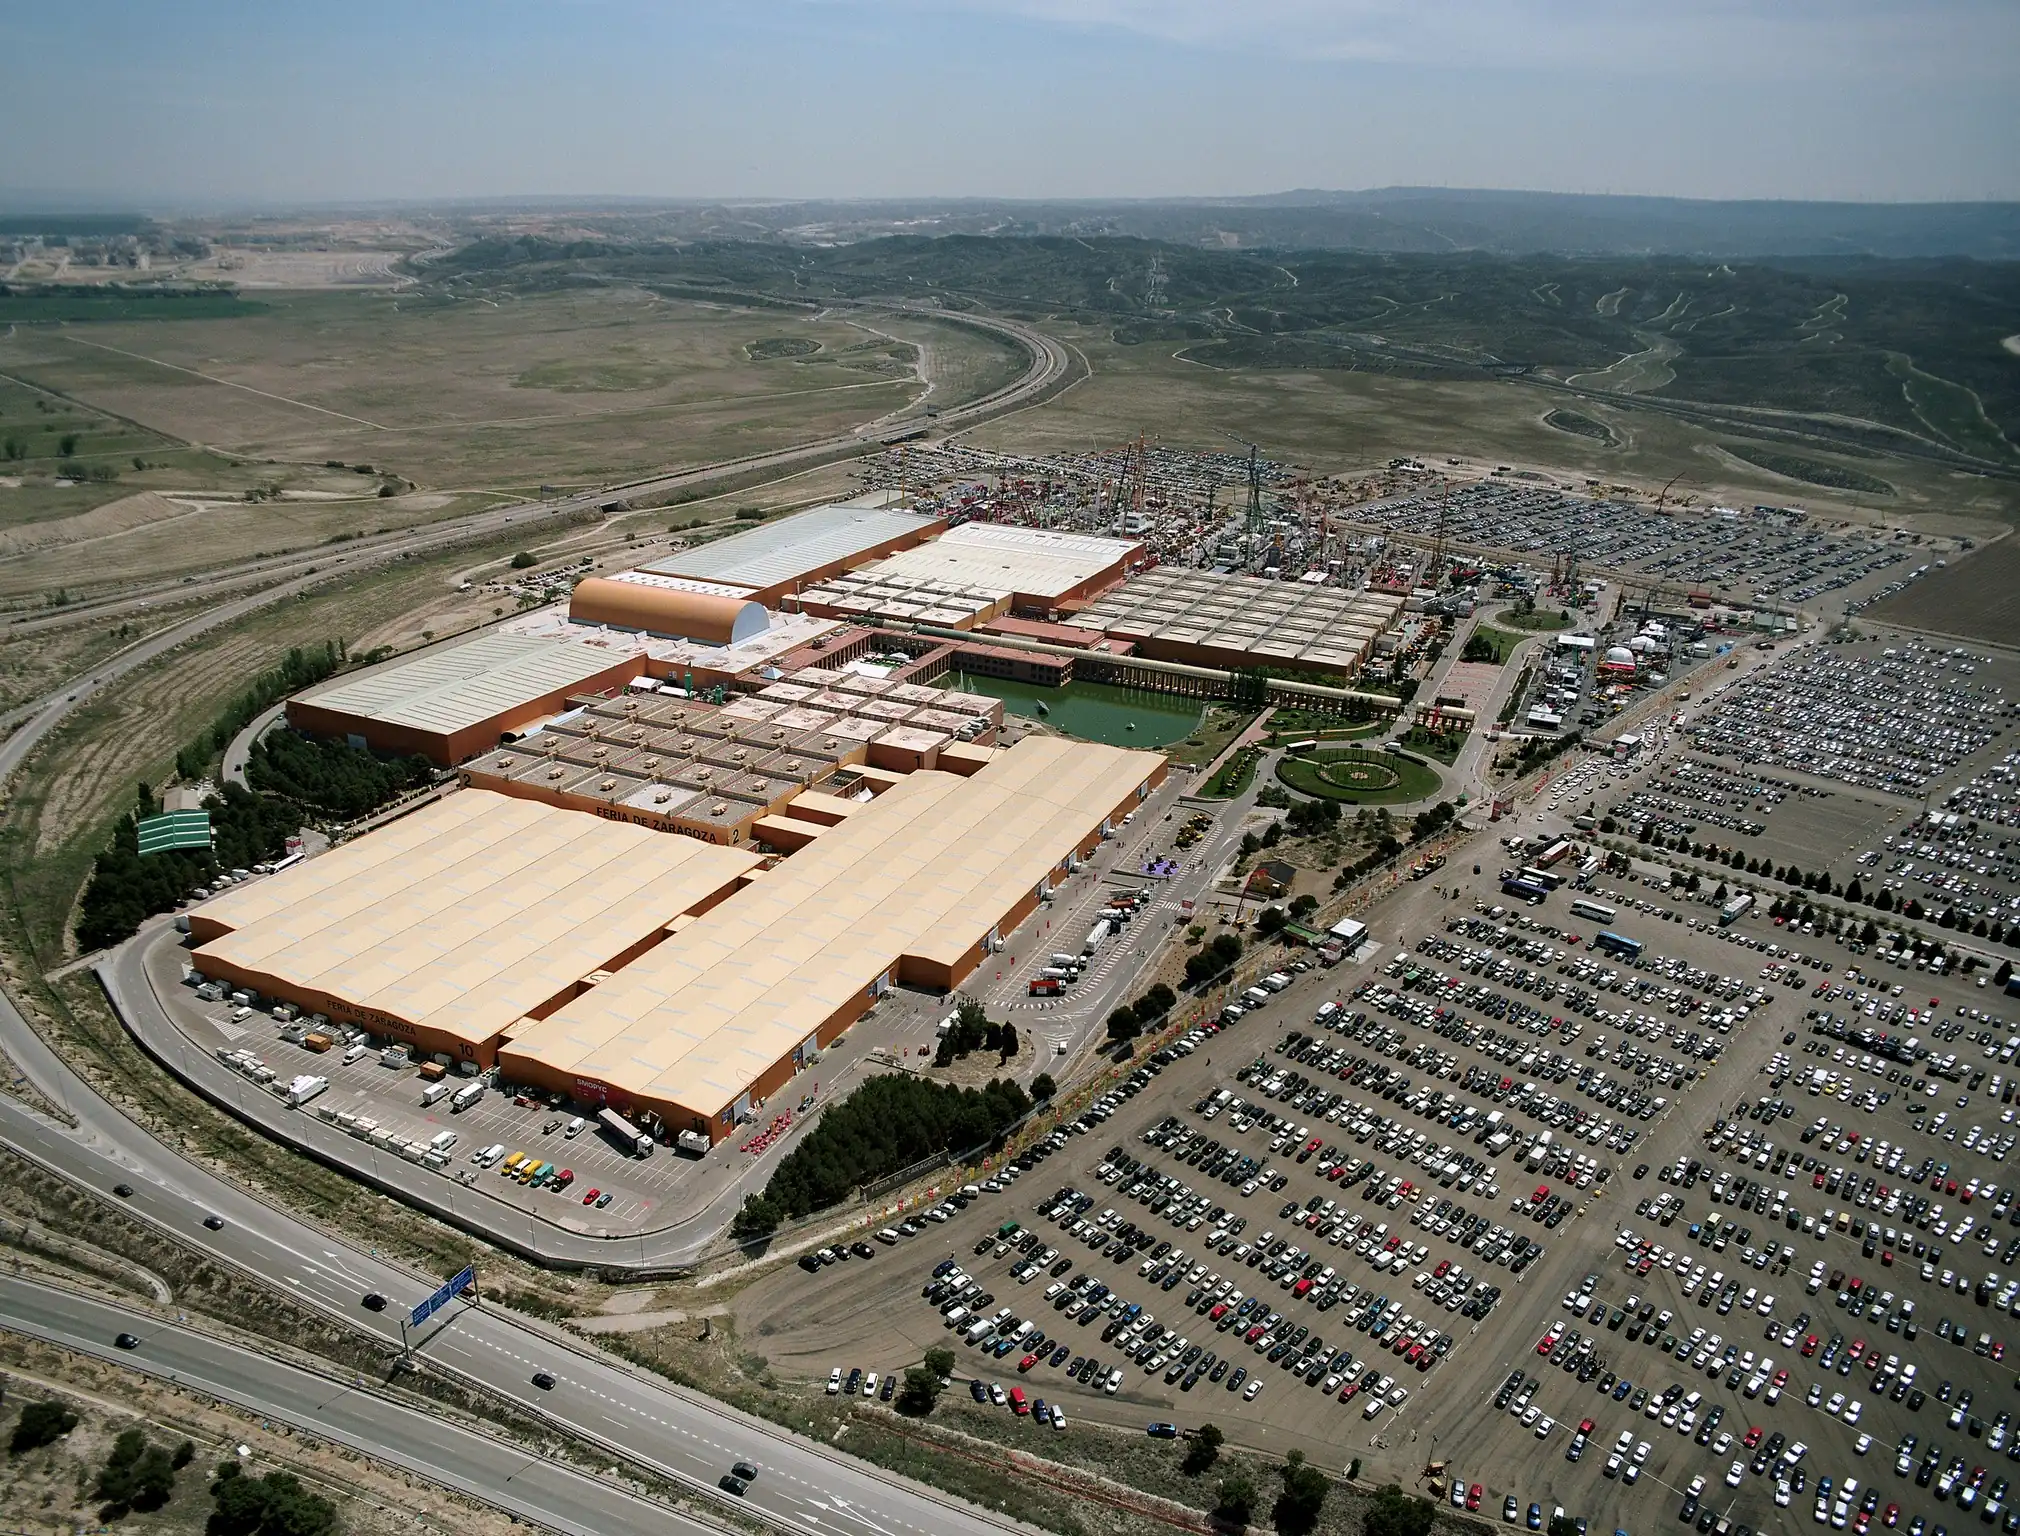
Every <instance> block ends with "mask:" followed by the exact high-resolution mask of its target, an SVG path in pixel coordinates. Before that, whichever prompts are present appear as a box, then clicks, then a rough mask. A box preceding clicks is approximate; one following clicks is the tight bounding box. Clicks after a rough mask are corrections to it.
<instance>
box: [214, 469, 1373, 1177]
mask: <svg viewBox="0 0 2020 1536" xmlns="http://www.w3.org/2000/svg"><path fill="white" fill-rule="evenodd" d="M1143 558H1144V555H1143V549H1142V546H1141V545H1140V544H1137V543H1134V542H1132V541H1129V540H1126V539H1108V538H1101V537H1095V536H1092V535H1087V534H1078V533H1057V532H1052V531H1047V530H1041V529H1022V528H1015V527H1001V526H987V525H974V526H968V527H959V528H954V529H951V530H949V529H948V528H947V527H946V524H945V522H944V520H942V519H939V518H932V517H922V516H917V515H914V514H910V513H906V512H901V511H894V510H883V509H878V508H872V507H823V508H819V509H816V510H814V511H810V512H807V513H803V514H800V515H798V516H795V517H791V518H786V519H782V520H780V521H778V522H776V523H772V524H769V525H763V526H760V527H757V528H754V529H752V530H750V531H748V532H744V533H740V534H737V535H734V536H732V537H729V538H726V539H722V540H719V541H717V542H715V543H712V544H706V545H702V546H700V547H699V548H696V549H693V550H690V551H685V552H682V553H679V554H676V555H673V556H670V557H668V558H665V559H662V560H658V561H655V562H652V563H651V564H648V565H645V566H641V567H639V568H638V569H635V570H629V571H623V572H620V573H617V574H615V575H612V576H596V577H590V578H587V579H585V580H583V581H581V582H580V583H579V584H578V585H577V586H576V587H575V588H574V590H573V593H572V594H571V596H570V598H569V600H568V601H567V603H566V604H565V605H556V606H555V607H553V608H550V609H543V610H537V611H533V612H529V613H526V614H523V615H520V616H517V617H515V618H512V619H509V620H507V621H505V622H504V623H503V624H500V625H498V626H495V627H493V628H491V629H489V630H487V631H486V632H485V633H483V634H481V635H479V636H478V637H476V638H471V639H466V640H464V641H462V642H460V643H455V644H451V645H447V646H441V647H435V648H431V649H428V650H424V651H422V652H420V653H417V654H415V655H413V656H410V657H406V658H402V659H398V660H394V661H391V662H387V663H382V664H380V665H378V666H377V667H374V668H370V669H367V670H364V671H360V672H355V673H351V674H347V675H345V676H343V677H340V678H339V679H336V680H334V681H333V682H332V683H330V684H327V685H323V686H320V687H317V688H312V689H309V690H306V691H305V692H303V693H302V694H300V695H298V696H296V697H295V698H292V699H290V700H289V701H288V705H287V719H288V722H289V724H290V725H291V726H292V727H293V728H294V729H296V730H298V731H300V732H302V733H303V734H305V735H310V736H316V737H325V738H334V739H340V740H346V741H349V742H351V743H353V744H356V745H364V746H369V747H371V748H374V749H377V750H380V751H384V752H395V753H418V754H420V755H422V756H425V757H427V758H428V759H430V760H431V761H432V762H434V763H436V764H437V765H439V766H440V767H442V768H453V769H456V770H457V771H458V774H459V778H460V782H461V783H462V785H463V786H464V787H463V788H462V789H461V791H460V792H458V793H453V794H450V795H447V796H446V797H443V798H441V799H438V800H436V801H434V802H433V803H431V804H427V805H424V806H422V807H421V808H420V809H418V810H415V811H413V812H411V813H409V814H407V815H404V816H401V817H399V818H397V819H394V820H392V821H390V822H389V823H387V824H386V825H384V826H381V827H379V828H377V829H376V830H373V831H369V832H366V833H364V834H363V835H361V836H358V837H356V838H354V839H352V840H351V841H349V842H346V843H344V844H342V845H340V846H338V847H336V848H334V849H331V850H330V851H328V852H326V853H324V854H322V855H321V856H319V857H317V858H314V859H312V860H309V861H307V862H303V863H299V864H296V865H294V866H292V867H290V868H287V869H283V870H281V871H280V872H278V873H276V874H275V875H273V876H271V877H269V878H267V879H264V880H261V881H259V882H257V883H255V884H253V885H250V886H246V887H244V888H240V889H236V890H232V891H229V892H227V893H226V894H224V895H221V896H219V897H217V898H215V899H213V900H211V901H208V902H206V903H204V904H202V905H201V906H198V907H196V908H194V909H192V910H191V911H190V912H189V913H188V915H187V918H186V919H185V925H186V927H187V931H188V933H189V936H190V944H191V952H190V954H189V964H190V966H191V969H192V972H193V976H192V979H193V980H195V981H199V982H206V983H208V982H215V983H218V984H220V985H221V986H224V987H226V988H229V989H231V990H234V991H244V992H247V993H249V994H251V995H252V996H254V997H256V998H257V999H259V1000H260V1001H261V1003H262V1004H263V1005H270V1004H274V1003H279V1004H286V1005H292V1008H293V1009H294V1010H298V1011H299V1012H300V1013H301V1014H302V1015H304V1016H309V1017H315V1018H318V1019H319V1020H321V1021H324V1022H327V1023H330V1024H334V1025H339V1026H354V1027H356V1028H358V1029H361V1030H362V1031H364V1032H365V1033H366V1034H367V1035H369V1036H370V1037H372V1038H374V1039H375V1040H379V1041H384V1042H389V1043H393V1044H399V1045H404V1046H407V1047H408V1048H410V1049H411V1050H412V1051H413V1052H414V1053H415V1054H417V1055H420V1056H435V1057H438V1058H440V1059H445V1060H448V1061H451V1062H454V1063H457V1064H464V1065H463V1070H465V1071H473V1070H474V1071H482V1072H487V1073H488V1072H491V1071H493V1070H494V1069H495V1072H496V1075H497V1078H498V1080H499V1081H500V1082H501V1083H509V1084H511V1085H513V1086H515V1087H522V1088H532V1089H535V1090H538V1091H540V1092H542V1093H554V1094H559V1095H563V1096H565V1097H567V1098H569V1099H571V1100H573V1101H576V1102H577V1103H583V1104H589V1105H594V1106H597V1107H609V1108H612V1109H615V1110H618V1111H621V1112H623V1113H626V1114H629V1115H632V1116H633V1117H635V1118H636V1120H637V1121H638V1123H639V1124H641V1125H642V1126H644V1127H645V1128H646V1129H647V1130H648V1131H649V1132H653V1133H657V1134H659V1135H662V1136H664V1137H666V1138H667V1139H672V1138H673V1137H674V1136H676V1135H679V1134H681V1133H687V1134H688V1135H690V1136H706V1137H707V1138H709V1140H710V1141H711V1142H713V1141H717V1140H720V1139H722V1138H724V1137H726V1136H729V1135H730V1134H732V1133H733V1132H734V1130H735V1128H736V1126H737V1125H738V1124H739V1123H740V1122H742V1121H743V1120H745V1119H748V1118H750V1116H751V1115H752V1114H753V1112H754V1109H753V1106H754V1105H757V1104H762V1103H763V1102H764V1101H765V1099H766V1098H767V1097H768V1096H769V1095H770V1094H771V1093H773V1092H774V1091H776V1090H777V1089H778V1088H779V1087H780V1086H781V1085H782V1084H783V1083H785V1082H786V1081H788V1080H790V1079H791V1078H792V1077H793V1076H794V1075H795V1074H796V1073H797V1072H799V1071H800V1070H801V1068H802V1067H803V1066H804V1065H805V1064H806V1062H807V1061H808V1060H810V1059H811V1058H812V1057H813V1056H814V1054H815V1053H817V1052H818V1051H820V1050H821V1049H822V1048H824V1047H826V1046H828V1045H830V1044H831V1043H833V1041H834V1040H835V1039H836V1038H837V1037H838V1036H839V1035H840V1034H841V1033H842V1032H843V1031H844V1030H846V1029H847V1028H848V1027H849V1025H850V1024H851V1023H852V1022H854V1021H855V1020H856V1019H857V1018H858V1017H860V1016H861V1015H862V1014H863V1013H864V1012H865V1011H867V1010H868V1009H869V1008H871V1007H872V1006H874V1005H875V1003H876V1002H877V1000H878V999H879V998H880V997H881V996H883V995H884V994H885V993H887V992H888V991H889V990H890V989H891V988H893V987H895V986H901V985H902V986H907V987H914V988H922V989H926V990H928V991H932V992H936V993H945V992H949V991H951V990H953V989H955V988H958V987H959V986H960V985H961V984H962V983H963V981H964V980H966V979H967V978H968V977H970V976H971V975H972V974H973V973H974V972H975V971H976V970H977V968H978V967H979V966H980V965H981V964H982V963H983V962H984V960H985V959H986V958H987V957H988V956H989V955H990V954H992V953H993V952H995V951H997V950H1000V949H1001V948H1002V947H1003V944H1004V941H1005V938H1006V936H1008V935H1009V934H1011V933H1013V932H1014V931H1015V930H1016V929H1017V927H1018V925H1019V924H1021V923H1023V922H1024V921H1025V920H1026V919H1027V918H1028V917H1030V916H1031V914H1032V913H1033V912H1035V911H1036V910H1037V909H1038V908H1039V907H1040V905H1041V904H1042V903H1045V902H1047V901H1049V900H1050V899H1051V897H1052V894H1053V891H1054V889H1055V888H1056V887H1057V886H1058V885H1059V884H1060V883H1061V882H1062V881H1063V880H1064V879H1065V878H1066V877H1067V876H1069V875H1070V874H1072V873H1073V872H1074V871H1075V870H1077V869H1079V868H1080V867H1081V865H1082V864H1083V863H1084V862H1085V861H1086V860H1087V859H1088V857H1089V856H1090V855H1091V854H1092V853H1093V852H1094V851H1095V849H1096V848H1098V847H1099V845H1100V844H1101V843H1102V841H1103V840H1104V839H1106V838H1108V837H1111V836H1112V835H1113V834H1114V832H1115V831H1116V829H1117V828H1118V827H1119V826H1120V825H1121V824H1122V822H1123V820H1124V818H1125V817H1128V816H1129V815H1130V813H1131V812H1132V811H1133V810H1135V809H1136V808H1137V807H1138V806H1140V805H1141V804H1142V803H1143V802H1144V800H1145V799H1146V798H1147V797H1148V796H1149V795H1150V794H1151V793H1152V792H1153V791H1154V790H1155V789H1156V788H1157V787H1158V786H1159V785H1160V784H1161V783H1162V782H1163V781H1164V778H1165V772H1166V765H1165V760H1164V758H1163V757H1162V756H1161V755H1160V754H1157V753H1155V752H1147V751H1135V750H1129V749H1127V748H1124V747H1116V746H1105V745H1101V744H1098V743H1094V742H1085V741H1076V740H1070V739H1065V738H1062V737H1058V736H1051V735H1033V736H1028V737H1026V738H1025V739H1022V740H1019V741H1017V742H1015V744H1006V743H1005V742H1004V741H1003V740H1002V739H1001V732H1002V729H1003V723H1004V712H1003V704H1002V702H1001V701H1000V700H999V699H996V698H992V697H988V696H985V695H981V694H975V693H969V692H964V691H961V690H960V689H957V688H950V687H945V686H936V685H935V683H933V682H927V681H916V680H913V679H920V678H933V679H944V678H945V677H946V676H947V675H948V674H949V673H950V672H951V671H957V670H959V669H960V668H961V667H962V665H963V663H964V661H970V662H976V663H979V664H981V665H985V666H986V665H987V663H988V662H989V661H990V660H991V659H994V660H996V661H997V662H998V664H999V665H1000V666H1003V667H1008V666H1009V665H1011V664H1012V663H1019V662H1023V661H1025V660H1026V659H1027V658H1029V659H1031V660H1035V661H1039V662H1042V663H1044V664H1045V665H1046V667H1047V668H1049V669H1051V670H1054V671H1056V670H1057V669H1056V667H1053V666H1052V658H1051V657H1050V656H1049V655H1046V654H1045V653H1041V652H1037V651H1029V650H1020V649H1019V647H1020V646H1028V645H1030V644H1032V642H1031V641H1030V640H1029V639H1028V638H1026V637H1024V636H1023V635H1020V634H1019V633H1018V632H1017V631H1018V627H1020V626H1021V627H1024V628H1034V627H1036V628H1057V627H1060V625H1061V621H1068V622H1071V621H1075V620H1078V621H1079V625H1078V627H1079V628H1080V629H1082V630H1083V631H1085V632H1086V633H1088V634H1089V635H1092V636H1093V637H1095V639H1096V642H1097V643H1099V641H1100V639H1101V637H1102V633H1103V632H1102V631H1100V630H1099V629H1097V628H1094V627H1092V625H1093V621H1091V620H1089V619H1088V617H1087V615H1089V614H1090V613H1092V612H1094V609H1093V607H1092V604H1093V603H1094V601H1095V600H1096V599H1099V598H1103V597H1104V596H1112V595H1113V594H1115V593H1116V592H1118V591H1120V590H1122V589H1124V586H1125V583H1126V582H1127V581H1128V579H1129V577H1130V573H1131V570H1132V566H1133V565H1135V564H1138V563H1140V562H1141V561H1142V560H1143ZM1227 579H1228V580H1229V581H1230V582H1236V583H1239V582H1241V580H1242V579H1241V578H1227ZM898 593H907V594H911V596H910V598H909V600H907V601H901V600H900V599H898V598H897V597H895V596H892V595H891V594H898ZM1395 606H1399V605H1390V607H1389V608H1388V609H1385V608H1383V607H1382V605H1380V604H1373V605H1366V606H1365V607H1364V608H1363V609H1361V610H1357V611H1359V612H1365V613H1369V614H1375V615H1379V614H1380V613H1382V612H1385V611H1393V608H1394V607H1395ZM1118 611H1121V612H1126V613H1129V614H1135V613H1136V612H1137V611H1138V610H1137V608H1136V607H1135V606H1134V605H1132V606H1130V607H1129V608H1127V609H1123V610H1118ZM991 624H1001V625H1005V626H1010V627H1008V628H1005V629H1004V630H1003V631H1002V632H1000V633H995V632H992V631H991V630H990V629H989V627H988V626H990V625H991ZM1373 632H1374V631H1373V627H1372V626H1367V627H1364V628H1363V629H1361V630H1357V631H1355V632H1354V633H1355V635H1356V636H1357V637H1359V638H1360V639H1362V640H1365V638H1366V636H1367V635H1369V634H1371V633H1373ZM970 636H972V637H973V638H972V639H971V638H968V637H970ZM1314 643H1316V642H1314ZM1118 654H1126V653H1118Z"/></svg>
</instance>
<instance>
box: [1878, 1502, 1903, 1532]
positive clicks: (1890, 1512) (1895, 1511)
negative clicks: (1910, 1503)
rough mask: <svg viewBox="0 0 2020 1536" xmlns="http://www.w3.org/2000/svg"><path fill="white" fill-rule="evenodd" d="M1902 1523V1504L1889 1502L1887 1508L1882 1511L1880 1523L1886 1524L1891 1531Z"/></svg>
mask: <svg viewBox="0 0 2020 1536" xmlns="http://www.w3.org/2000/svg"><path fill="white" fill-rule="evenodd" d="M1900 1523H1901V1506H1900V1505H1898V1504H1889V1505H1888V1506H1887V1507H1886V1508H1885V1509H1883V1510H1881V1511H1880V1524H1882V1525H1884V1526H1885V1527H1886V1528H1887V1529H1888V1530H1890V1531H1891V1530H1892V1529H1893V1528H1894V1527H1895V1526H1897V1525H1899V1524H1900Z"/></svg>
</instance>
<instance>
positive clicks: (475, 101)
mask: <svg viewBox="0 0 2020 1536" xmlns="http://www.w3.org/2000/svg"><path fill="white" fill-rule="evenodd" d="M2016 62H2020V0H740V3H731V0H347V3H344V4H338V5H326V4H315V5H309V4H303V3H300V0H178V3H174V4H165V5H163V4H157V5H142V4H137V3H135V0H122V3H117V4H115V3H110V0H62V3H61V4H46V3H44V4H33V3H30V0H0V145H4V146H5V153H4V154H0V189H14V190H15V191H17V192H18V191H19V190H21V189H34V190H37V191H47V192H50V193H61V194H68V195H71V196H93V195H106V196H113V197H133V198H139V199H142V200H144V201H145V202H146V203H147V204H148V205H149V206H151V207H155V208H162V207H169V206H197V207H211V206H217V205H223V204H233V203H241V202H253V201H262V202H276V201H277V202H306V201H324V200H361V199H364V200H369V199H379V198H417V199H428V198H443V197H509V196H513V195H534V194H564V195H568V194H574V195H584V196H592V195H596V194H629V195H639V196H666V197H730V196H735V197H768V196H778V197H819V196H838V197H847V196H856V197H861V196H903V195H921V196H927V195H980V196H1002V197H1113V196H1126V197H1157V196H1169V195H1210V194H1221V193H1249V192H1266V191H1277V190H1283V189H1286V188H1292V187H1374V186H1384V185H1392V184H1429V185H1438V184H1445V185H1451V186H1474V187H1523V188H1541V189H1550V190H1558V191H1573V192H1576V191H1589V192H1602V191H1611V192H1638V193H1659V194H1671V195H1678V196H1687V197H1813V198H1876V199H1930V198H1978V197H1988V196H1991V197H2002V198H2014V197H2020V105H2016V103H2020V88H2016V80H2015V65H2016Z"/></svg>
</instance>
